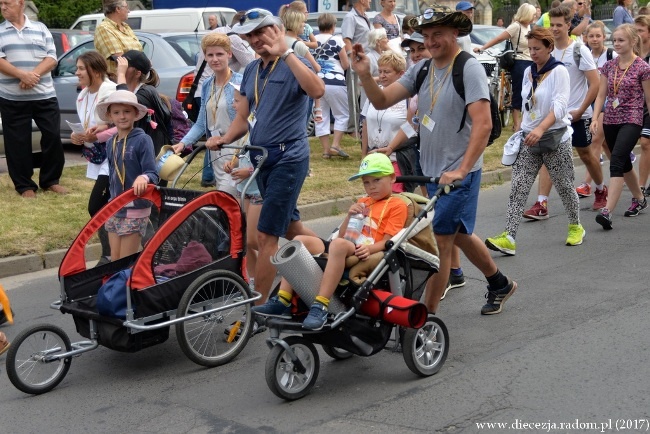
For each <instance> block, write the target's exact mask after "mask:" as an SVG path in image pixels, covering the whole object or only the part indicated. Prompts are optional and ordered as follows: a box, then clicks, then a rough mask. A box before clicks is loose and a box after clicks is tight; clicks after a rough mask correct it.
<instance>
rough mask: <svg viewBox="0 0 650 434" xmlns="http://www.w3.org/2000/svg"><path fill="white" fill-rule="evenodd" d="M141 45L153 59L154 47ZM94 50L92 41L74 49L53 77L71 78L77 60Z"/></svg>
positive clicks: (144, 43) (67, 54)
mask: <svg viewBox="0 0 650 434" xmlns="http://www.w3.org/2000/svg"><path fill="white" fill-rule="evenodd" d="M78 36H80V37H85V38H86V39H88V38H89V37H90V38H92V35H78ZM140 43H141V44H142V49H143V51H144V54H145V55H146V56H147V57H148V58H149V59H151V54H152V45H151V44H148V43H147V42H145V41H143V40H142V39H141V40H140ZM94 49H95V43H94V42H93V41H92V40H91V41H88V42H86V43H85V44H81V45H79V46H77V47H75V48H74V49H72V50H70V51H68V52H67V53H66V54H65V55H64V56H63V57H62V58H61V59H60V60H59V64H58V65H57V67H56V70H55V71H54V73H53V75H54V76H56V77H71V76H73V75H75V73H76V72H77V58H79V56H81V55H82V54H83V53H85V52H87V51H91V50H94Z"/></svg>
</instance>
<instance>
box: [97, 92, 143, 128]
mask: <svg viewBox="0 0 650 434" xmlns="http://www.w3.org/2000/svg"><path fill="white" fill-rule="evenodd" d="M111 104H127V105H132V106H133V107H135V108H136V109H137V110H138V115H137V116H136V118H135V120H136V121H139V120H140V119H142V118H143V117H145V116H146V115H147V108H146V107H145V106H143V105H142V104H140V103H138V97H137V96H135V94H134V93H133V92H131V91H128V90H116V91H115V92H113V93H112V94H110V95H109V96H108V97H107V98H106V99H105V100H103V101H102V102H100V103H99V104H97V109H96V112H97V116H99V118H100V119H101V120H103V121H104V122H111V119H110V118H109V117H108V107H109V106H110V105H111Z"/></svg>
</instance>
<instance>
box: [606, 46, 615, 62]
mask: <svg viewBox="0 0 650 434" xmlns="http://www.w3.org/2000/svg"><path fill="white" fill-rule="evenodd" d="M606 56H607V57H606V58H607V60H608V61H610V60H612V59H613V58H614V49H613V48H611V47H610V48H608V49H607V55H606Z"/></svg>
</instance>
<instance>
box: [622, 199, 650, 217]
mask: <svg viewBox="0 0 650 434" xmlns="http://www.w3.org/2000/svg"><path fill="white" fill-rule="evenodd" d="M647 207H648V200H647V199H646V198H645V197H644V198H643V201H641V202H639V199H637V198H635V197H633V198H632V205H630V207H629V208H628V209H627V211H625V217H636V216H638V215H639V214H640V213H641V211H643V210H644V209H646V208H647Z"/></svg>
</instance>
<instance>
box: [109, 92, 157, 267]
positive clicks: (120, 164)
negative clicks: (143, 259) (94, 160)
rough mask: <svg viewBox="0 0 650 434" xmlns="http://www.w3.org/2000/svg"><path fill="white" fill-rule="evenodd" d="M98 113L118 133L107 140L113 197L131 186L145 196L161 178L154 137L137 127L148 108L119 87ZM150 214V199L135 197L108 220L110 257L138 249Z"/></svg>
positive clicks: (123, 255)
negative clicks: (135, 125)
mask: <svg viewBox="0 0 650 434" xmlns="http://www.w3.org/2000/svg"><path fill="white" fill-rule="evenodd" d="M97 114H98V116H99V117H100V119H101V120H103V121H105V122H110V123H112V124H114V125H115V127H116V128H117V134H116V135H114V136H113V137H111V138H110V139H109V140H108V142H106V157H107V159H108V164H109V191H110V194H111V200H113V199H115V198H116V197H117V196H118V195H120V194H121V193H122V192H124V191H125V190H128V189H129V188H131V187H133V191H134V193H135V194H136V195H137V196H140V195H142V194H143V193H144V192H145V190H146V189H147V184H149V183H151V184H157V183H158V181H159V177H158V173H157V172H156V161H155V157H154V147H153V142H152V140H151V137H149V136H148V135H147V134H146V133H145V132H144V131H143V130H142V129H141V128H134V123H135V122H136V121H137V120H140V119H142V118H143V117H144V116H146V114H147V108H146V107H145V106H143V105H142V104H138V99H137V97H136V96H135V94H134V93H132V92H129V91H128V90H118V91H115V92H113V93H112V94H111V95H110V96H109V97H108V98H107V99H106V100H105V101H104V102H102V103H100V104H98V105H97ZM150 214H151V203H150V202H149V201H146V200H134V201H133V202H131V203H129V204H128V205H127V206H125V207H124V208H123V209H121V210H120V211H118V212H117V213H115V215H113V216H112V217H111V218H110V219H109V220H108V221H107V222H106V225H105V227H106V231H107V232H108V241H109V243H110V246H111V260H113V261H116V260H118V259H120V258H124V257H126V256H129V255H132V254H134V253H137V252H138V250H139V249H140V242H141V240H142V237H143V236H144V234H145V232H146V229H147V224H148V223H149V215H150Z"/></svg>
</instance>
